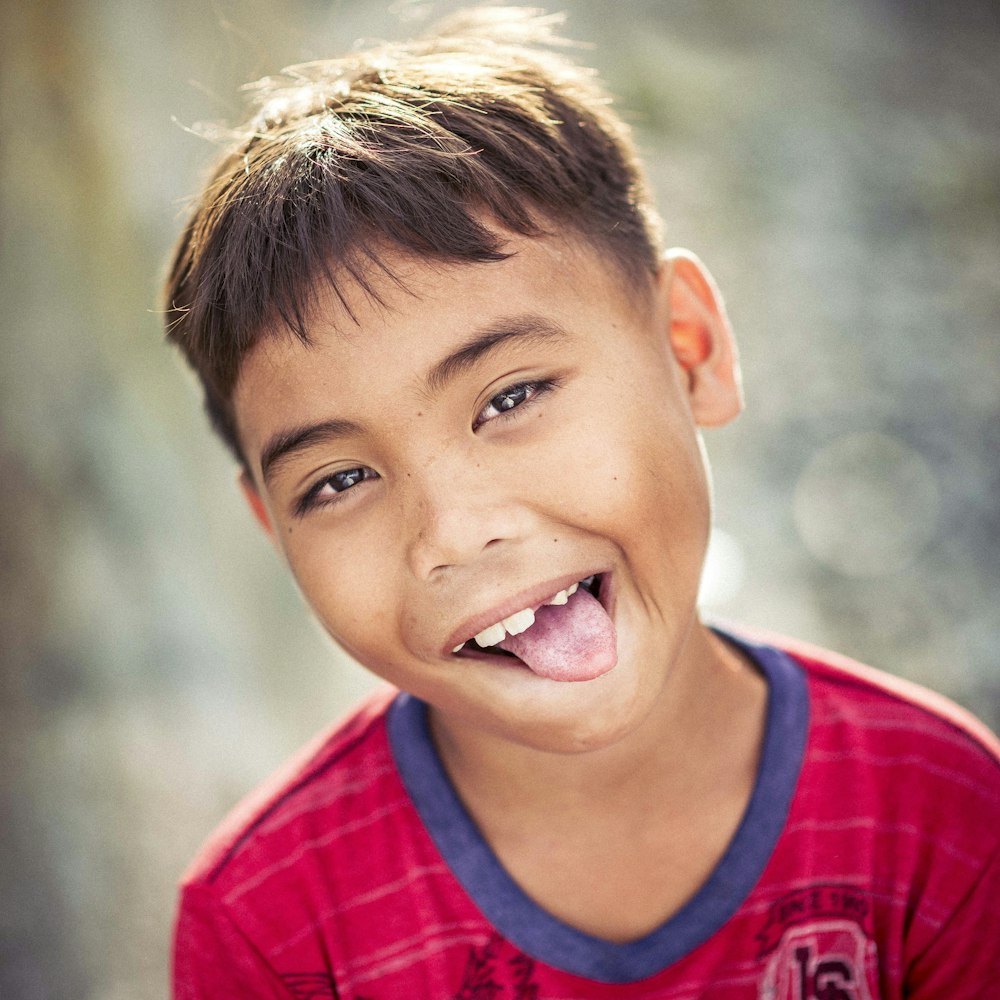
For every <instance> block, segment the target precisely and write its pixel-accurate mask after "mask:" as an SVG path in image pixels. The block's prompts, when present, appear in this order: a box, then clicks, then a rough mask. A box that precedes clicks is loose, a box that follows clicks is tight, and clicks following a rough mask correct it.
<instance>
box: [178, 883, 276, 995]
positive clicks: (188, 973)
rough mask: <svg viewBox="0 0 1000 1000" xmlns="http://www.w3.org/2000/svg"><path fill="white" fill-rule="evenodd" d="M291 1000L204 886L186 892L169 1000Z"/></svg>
mask: <svg viewBox="0 0 1000 1000" xmlns="http://www.w3.org/2000/svg"><path fill="white" fill-rule="evenodd" d="M220 997H240V998H241V1000H244V998H245V1000H293V994H291V993H290V992H289V991H288V990H287V989H286V987H285V985H284V984H283V983H282V981H281V978H280V977H279V976H278V974H277V973H276V972H275V971H274V969H272V968H271V966H270V965H269V964H268V962H267V960H266V959H265V958H264V956H263V955H261V953H260V952H259V951H258V950H257V948H255V947H254V945H253V943H252V942H251V941H250V940H249V939H248V938H247V937H246V935H245V934H244V933H243V932H242V931H241V930H240V928H239V927H238V926H237V925H236V923H235V922H234V921H233V919H232V917H231V916H230V915H229V913H228V912H227V911H226V909H225V908H224V907H223V906H222V905H220V903H219V902H218V900H217V899H216V897H215V895H214V894H213V893H212V892H211V890H210V889H209V888H208V887H206V886H200V885H192V886H186V887H185V888H184V889H183V890H182V892H181V901H180V909H179V912H178V916H177V923H176V927H175V931H174V955H173V998H174V1000H219V998H220Z"/></svg>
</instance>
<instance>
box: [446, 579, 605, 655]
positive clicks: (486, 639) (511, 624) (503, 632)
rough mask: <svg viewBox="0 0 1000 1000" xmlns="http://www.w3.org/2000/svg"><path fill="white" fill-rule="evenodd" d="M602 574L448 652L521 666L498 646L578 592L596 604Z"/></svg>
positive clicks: (525, 609) (582, 581) (509, 653)
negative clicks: (500, 659) (496, 658)
mask: <svg viewBox="0 0 1000 1000" xmlns="http://www.w3.org/2000/svg"><path fill="white" fill-rule="evenodd" d="M602 580H603V574H600V573H598V574H595V575H593V576H588V577H585V578H584V579H582V580H579V581H578V582H577V583H574V584H573V585H572V586H570V587H567V588H566V590H561V591H559V592H558V593H556V594H553V595H552V597H550V598H549V599H548V600H546V601H543V602H542V603H541V604H540V605H538V606H537V607H528V608H524V609H522V610H520V611H517V612H515V613H514V614H512V615H509V616H508V617H506V618H504V619H503V620H502V621H499V622H496V623H495V624H493V625H490V626H489V627H488V628H485V629H483V631H482V632H480V633H478V634H477V635H474V636H472V637H471V638H469V639H467V640H466V641H465V642H463V643H462V644H461V645H459V646H456V647H455V648H454V649H453V650H452V652H453V653H454V654H455V655H463V654H466V655H472V656H474V657H476V658H478V657H481V656H503V657H507V658H508V659H511V660H514V661H517V662H521V661H520V658H519V657H518V656H517V655H516V654H515V653H513V652H511V651H510V650H508V649H504V648H503V647H502V646H501V645H500V643H506V642H507V641H508V640H509V639H510V637H512V636H517V635H520V634H522V633H524V632H527V631H528V630H529V629H530V628H531V627H532V626H533V625H534V623H535V617H536V614H537V613H538V612H539V611H540V610H541V609H542V608H545V607H550V606H554V607H561V606H563V605H566V604H568V603H569V600H570V599H571V598H572V597H573V595H574V594H575V593H576V592H577V591H578V590H584V591H586V592H587V593H588V594H590V596H591V597H593V598H595V599H597V600H600V591H601V582H602Z"/></svg>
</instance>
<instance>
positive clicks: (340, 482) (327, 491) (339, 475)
mask: <svg viewBox="0 0 1000 1000" xmlns="http://www.w3.org/2000/svg"><path fill="white" fill-rule="evenodd" d="M366 479H378V473H377V472H375V471H374V470H373V469H369V468H368V466H367V465H359V466H357V467H356V468H353V469H341V471H340V472H334V473H333V474H331V475H329V476H326V477H324V478H323V479H321V480H319V482H317V483H314V484H313V485H312V486H311V487H310V488H309V489H308V491H307V492H306V494H305V496H303V497H302V499H301V500H299V501H298V502H297V503H296V505H295V513H296V514H297V515H298V516H299V517H302V516H303V515H305V514H308V513H309V511H311V510H313V509H315V508H317V507H325V506H327V505H328V504H333V503H336V502H337V501H338V500H339V499H340V497H341V496H342V495H343V494H344V493H347V492H348V491H349V490H351V489H352V488H353V487H355V486H357V485H358V484H359V483H362V482H364V481H365V480H366Z"/></svg>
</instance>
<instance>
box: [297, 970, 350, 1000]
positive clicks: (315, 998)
mask: <svg viewBox="0 0 1000 1000" xmlns="http://www.w3.org/2000/svg"><path fill="white" fill-rule="evenodd" d="M281 978H282V979H283V980H284V983H285V985H286V986H287V987H288V991H289V993H291V994H292V996H293V997H295V1000H336V998H337V987H336V986H334V984H333V978H332V977H331V976H329V975H328V974H327V973H325V972H290V973H287V974H286V975H284V976H282V977H281ZM359 1000H360V998H359Z"/></svg>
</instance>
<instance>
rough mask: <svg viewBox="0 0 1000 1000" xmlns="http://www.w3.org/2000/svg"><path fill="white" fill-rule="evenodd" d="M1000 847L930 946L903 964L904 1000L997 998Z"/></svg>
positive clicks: (999, 990) (999, 975)
mask: <svg viewBox="0 0 1000 1000" xmlns="http://www.w3.org/2000/svg"><path fill="white" fill-rule="evenodd" d="M998 899H1000V848H997V849H995V850H994V851H993V854H992V856H991V857H990V858H989V860H988V861H987V862H986V864H985V865H984V866H983V868H982V871H981V873H980V875H979V877H978V878H976V879H975V880H974V881H973V882H972V885H971V886H970V888H969V890H968V891H967V892H966V894H965V895H964V896H963V897H962V899H961V900H960V902H959V903H958V905H957V906H956V907H955V908H954V909H953V910H952V912H951V913H950V915H948V916H947V918H946V919H945V921H944V922H943V924H942V926H941V927H940V929H939V930H938V932H937V934H936V935H935V936H934V938H933V939H932V941H931V943H930V944H929V945H928V946H927V947H926V948H925V949H924V950H923V951H922V952H921V953H920V954H919V955H917V956H916V957H914V958H913V959H912V960H911V961H910V962H909V963H908V969H907V976H906V988H905V990H904V996H906V997H907V998H908V1000H940V998H941V997H947V998H948V1000H981V998H983V997H993V996H996V997H1000V907H998V905H997V900H998Z"/></svg>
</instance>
